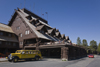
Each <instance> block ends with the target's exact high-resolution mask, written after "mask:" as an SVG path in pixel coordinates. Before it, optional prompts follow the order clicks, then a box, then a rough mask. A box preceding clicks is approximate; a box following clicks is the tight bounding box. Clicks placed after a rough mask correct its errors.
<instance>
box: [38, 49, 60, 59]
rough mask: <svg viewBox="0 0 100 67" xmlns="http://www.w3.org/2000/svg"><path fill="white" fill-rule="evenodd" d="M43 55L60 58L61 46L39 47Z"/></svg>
mask: <svg viewBox="0 0 100 67" xmlns="http://www.w3.org/2000/svg"><path fill="white" fill-rule="evenodd" d="M40 51H41V53H42V56H43V57H49V58H61V48H45V49H40Z"/></svg>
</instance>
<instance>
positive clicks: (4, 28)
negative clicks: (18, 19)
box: [0, 23, 14, 33]
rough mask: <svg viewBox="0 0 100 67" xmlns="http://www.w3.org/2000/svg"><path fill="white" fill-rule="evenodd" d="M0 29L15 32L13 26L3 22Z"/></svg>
mask: <svg viewBox="0 0 100 67" xmlns="http://www.w3.org/2000/svg"><path fill="white" fill-rule="evenodd" d="M0 30H1V31H5V32H10V33H14V32H13V30H12V29H11V27H9V26H8V25H5V24H2V23H0Z"/></svg>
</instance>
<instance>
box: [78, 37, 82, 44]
mask: <svg viewBox="0 0 100 67" xmlns="http://www.w3.org/2000/svg"><path fill="white" fill-rule="evenodd" d="M77 45H81V39H80V37H78V38H77Z"/></svg>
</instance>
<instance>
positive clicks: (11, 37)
mask: <svg viewBox="0 0 100 67" xmlns="http://www.w3.org/2000/svg"><path fill="white" fill-rule="evenodd" d="M18 48H19V43H18V39H17V36H16V34H15V33H14V32H13V31H12V29H11V27H9V26H8V25H5V24H2V23H0V54H4V55H6V54H7V53H10V52H15V50H16V49H18Z"/></svg>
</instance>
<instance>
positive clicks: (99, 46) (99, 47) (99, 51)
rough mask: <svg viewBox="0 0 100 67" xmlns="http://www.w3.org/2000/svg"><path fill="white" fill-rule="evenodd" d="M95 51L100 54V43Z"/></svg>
mask: <svg viewBox="0 0 100 67" xmlns="http://www.w3.org/2000/svg"><path fill="white" fill-rule="evenodd" d="M97 51H98V53H99V54H100V43H99V45H98V48H97Z"/></svg>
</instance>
